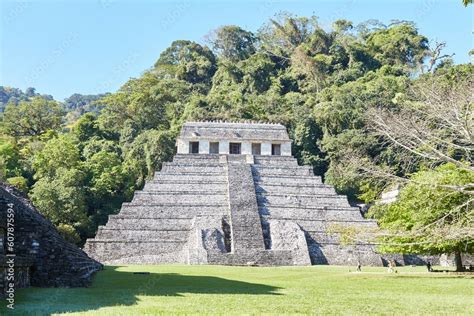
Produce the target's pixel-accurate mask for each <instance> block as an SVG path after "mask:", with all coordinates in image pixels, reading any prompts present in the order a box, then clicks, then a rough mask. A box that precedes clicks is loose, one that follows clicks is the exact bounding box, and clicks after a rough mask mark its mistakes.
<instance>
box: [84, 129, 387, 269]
mask: <svg viewBox="0 0 474 316" xmlns="http://www.w3.org/2000/svg"><path fill="white" fill-rule="evenodd" d="M176 144H177V154H176V155H175V157H174V159H173V162H169V163H164V164H163V167H162V169H161V171H160V172H156V174H155V176H154V179H153V180H151V181H148V182H147V183H146V184H145V187H144V188H143V190H142V191H137V192H135V195H134V198H133V200H132V201H131V202H130V203H124V204H123V205H122V208H121V210H120V213H119V214H117V215H110V217H109V220H108V223H107V225H106V226H101V227H99V230H98V232H97V235H96V237H95V238H94V239H89V240H88V241H87V243H86V245H85V248H84V249H85V251H86V252H87V253H88V254H89V255H90V256H91V257H92V258H94V259H96V260H98V261H100V262H103V263H108V264H122V263H124V264H129V263H135V264H147V263H150V264H160V263H187V264H224V265H309V264H341V265H347V264H352V265H354V264H357V262H360V263H361V264H363V265H381V264H382V259H381V257H380V256H379V255H378V254H376V253H375V251H374V247H373V246H371V245H349V246H347V245H346V246H344V245H341V244H340V243H339V237H338V235H337V234H334V233H333V234H331V233H329V232H328V229H329V228H330V227H331V225H333V224H341V225H345V226H347V225H366V226H368V227H371V226H372V227H373V226H375V225H376V223H375V222H374V221H372V220H367V219H364V218H363V217H362V215H361V213H360V211H359V209H358V208H357V207H351V206H350V205H349V203H348V201H347V198H346V197H345V196H341V195H338V194H336V192H335V191H334V188H333V187H331V186H329V185H326V184H323V183H322V182H321V178H320V177H318V176H315V175H314V174H313V170H312V168H311V167H309V166H298V164H297V161H296V159H295V158H293V157H292V155H291V140H290V139H289V137H288V134H287V132H286V129H285V127H284V126H282V125H280V124H262V123H233V122H188V123H185V124H184V126H183V128H182V130H181V134H180V136H179V138H178V139H177V142H176ZM333 227H334V226H333Z"/></svg>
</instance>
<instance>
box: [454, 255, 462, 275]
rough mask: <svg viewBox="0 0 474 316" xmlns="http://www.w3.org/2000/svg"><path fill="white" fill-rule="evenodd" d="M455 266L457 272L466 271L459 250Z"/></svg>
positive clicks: (455, 256)
mask: <svg viewBox="0 0 474 316" xmlns="http://www.w3.org/2000/svg"><path fill="white" fill-rule="evenodd" d="M454 264H455V265H456V272H462V271H464V267H463V266H462V257H461V252H460V251H459V250H456V251H455V252H454Z"/></svg>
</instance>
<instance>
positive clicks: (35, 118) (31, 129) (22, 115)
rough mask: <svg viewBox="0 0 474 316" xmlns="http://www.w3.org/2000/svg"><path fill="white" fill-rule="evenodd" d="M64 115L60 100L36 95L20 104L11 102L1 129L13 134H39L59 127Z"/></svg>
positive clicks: (4, 114)
mask: <svg viewBox="0 0 474 316" xmlns="http://www.w3.org/2000/svg"><path fill="white" fill-rule="evenodd" d="M63 115H64V111H63V109H62V107H61V106H60V105H59V103H58V102H56V101H52V100H47V99H44V98H41V97H34V98H32V99H31V101H21V102H20V103H19V104H18V105H16V104H14V103H9V104H8V105H7V106H6V108H5V111H4V113H3V117H2V122H1V129H2V131H3V132H4V133H5V134H7V135H11V136H17V137H18V136H20V137H21V136H37V135H41V134H44V133H46V132H47V131H48V130H57V129H59V127H60V126H61V123H62V121H63Z"/></svg>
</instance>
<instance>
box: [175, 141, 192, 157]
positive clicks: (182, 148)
mask: <svg viewBox="0 0 474 316" xmlns="http://www.w3.org/2000/svg"><path fill="white" fill-rule="evenodd" d="M176 145H177V146H178V154H188V153H189V142H186V141H184V140H182V139H178V140H177V141H176Z"/></svg>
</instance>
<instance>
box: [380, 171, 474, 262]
mask: <svg viewBox="0 0 474 316" xmlns="http://www.w3.org/2000/svg"><path fill="white" fill-rule="evenodd" d="M410 178H411V180H412V181H411V182H410V183H409V184H408V185H407V186H405V187H404V188H403V189H402V190H401V193H400V196H399V198H398V200H397V201H396V202H395V203H392V204H389V205H378V206H376V207H373V208H372V209H371V214H372V215H373V216H374V217H375V218H376V219H377V222H378V223H379V225H380V227H381V228H382V229H384V230H386V231H387V232H388V233H384V236H383V237H381V242H382V247H381V250H382V251H384V252H394V253H422V254H423V253H431V254H441V253H454V254H455V255H456V260H455V261H456V267H457V270H458V271H461V270H462V261H461V253H462V252H465V253H466V252H467V253H472V252H474V242H473V240H474V235H473V227H472V217H473V216H474V199H473V198H472V197H471V196H469V195H468V194H463V193H462V192H455V191H452V190H450V189H448V188H446V186H463V185H466V184H473V183H474V172H469V171H468V170H462V169H460V168H458V167H457V166H456V165H454V164H452V163H448V164H445V165H442V166H440V167H437V168H435V169H433V170H428V169H423V170H421V171H419V172H417V173H415V174H413V175H412V176H411V177H410Z"/></svg>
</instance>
